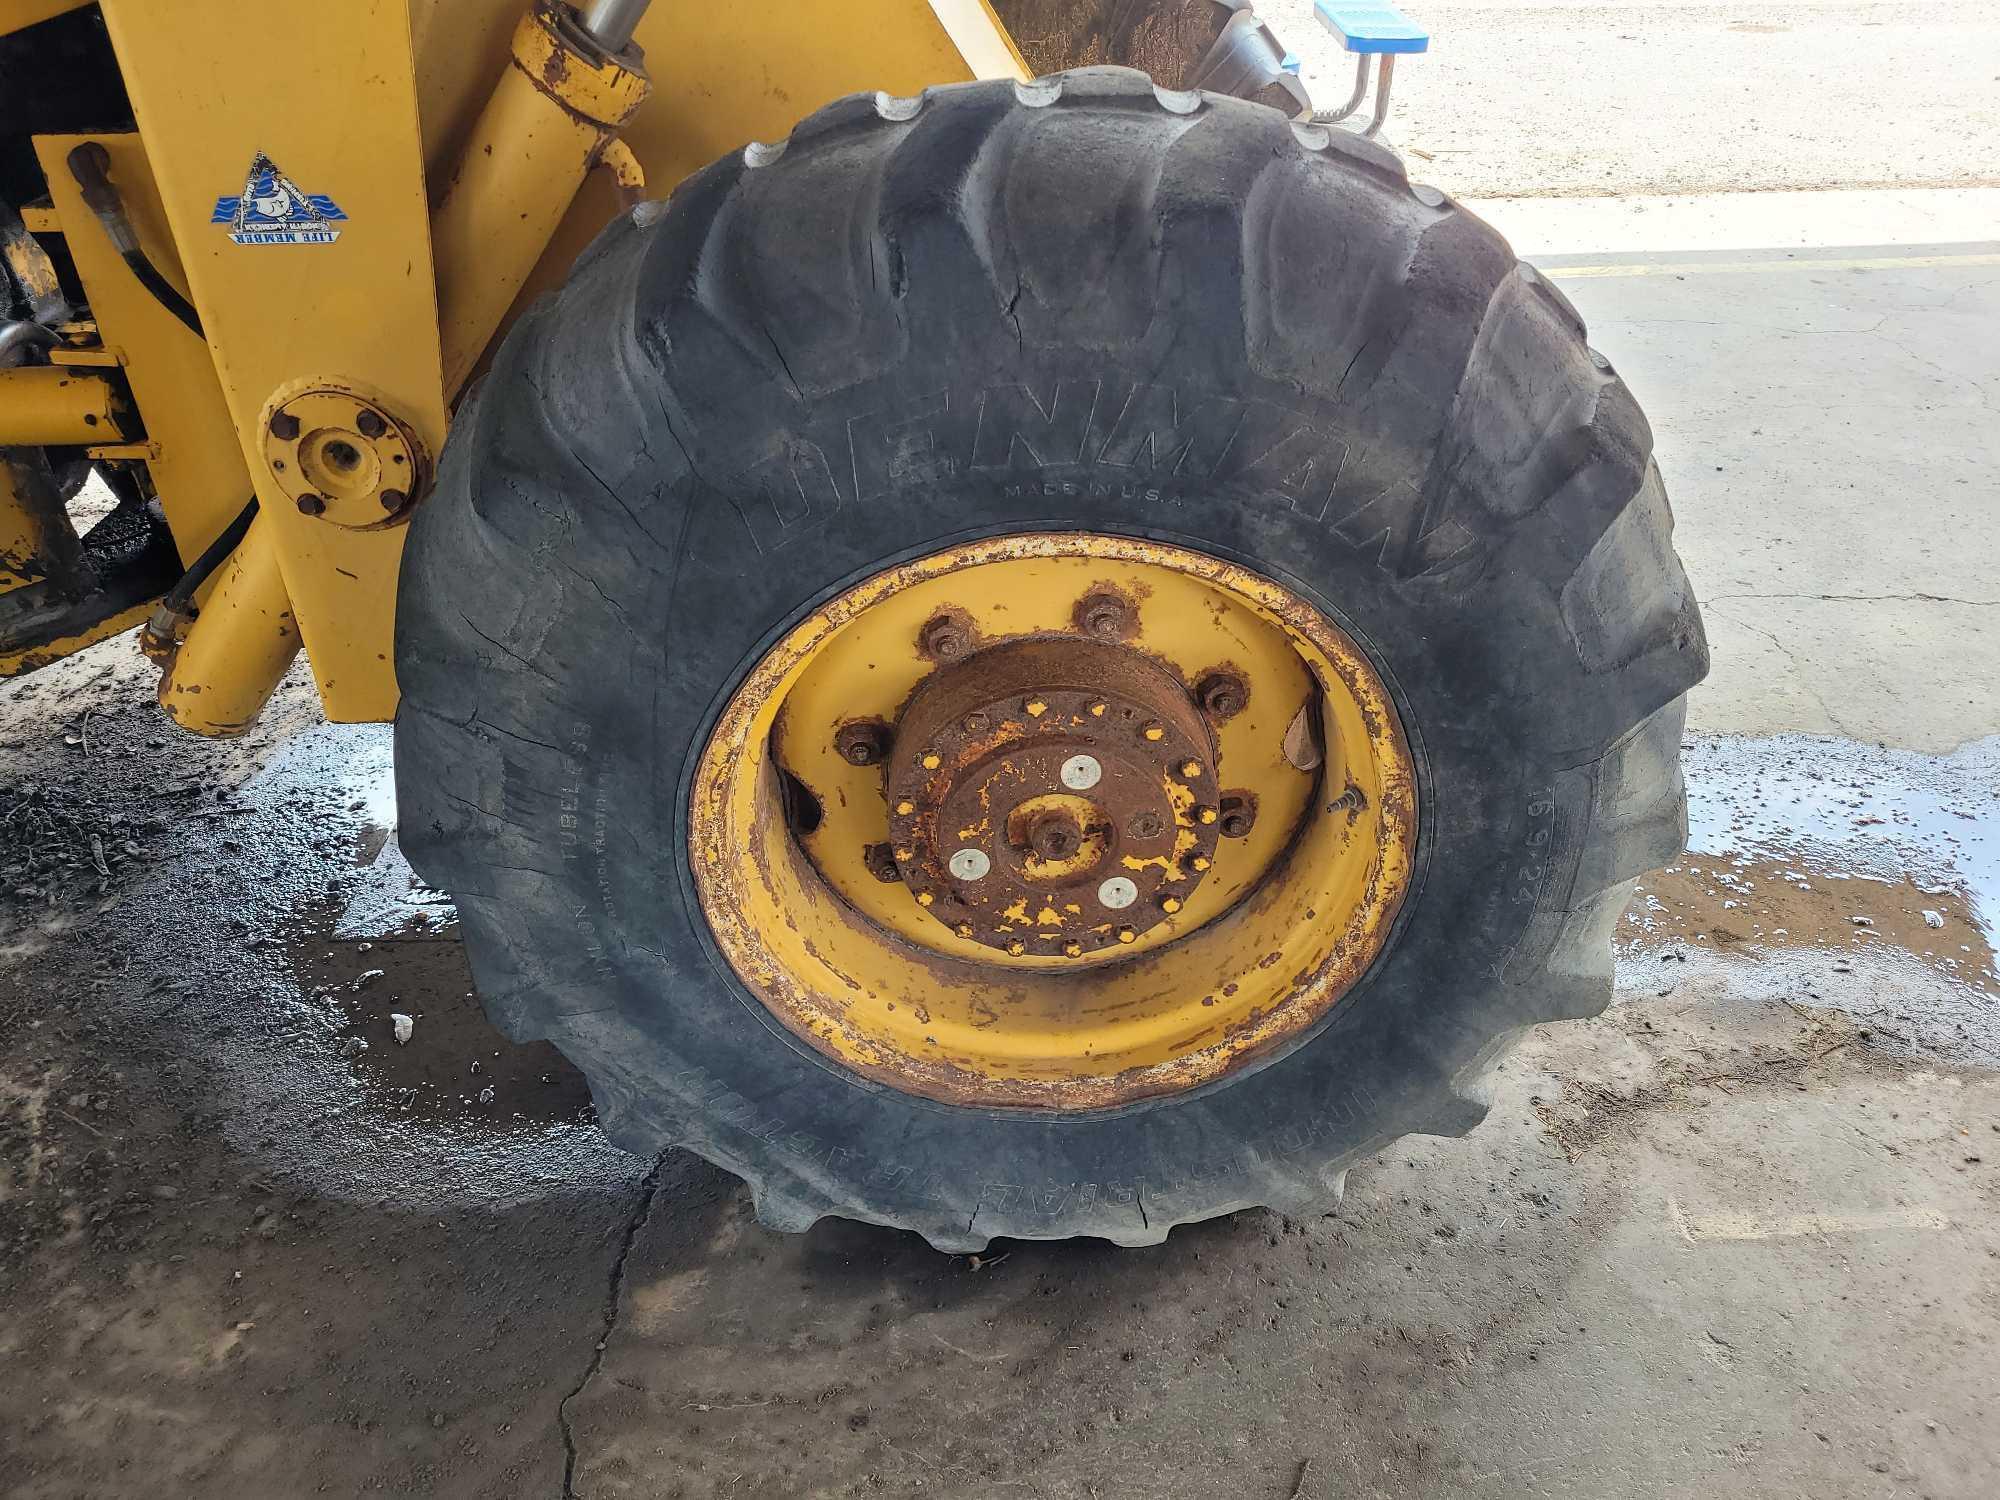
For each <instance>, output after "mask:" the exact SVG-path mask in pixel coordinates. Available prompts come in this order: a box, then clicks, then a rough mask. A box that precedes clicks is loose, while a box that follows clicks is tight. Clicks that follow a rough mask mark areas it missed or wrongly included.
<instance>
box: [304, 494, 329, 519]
mask: <svg viewBox="0 0 2000 1500" xmlns="http://www.w3.org/2000/svg"><path fill="white" fill-rule="evenodd" d="M298 505H299V512H300V514H302V515H308V516H317V515H320V514H322V513H324V512H325V510H326V502H325V501H324V500H322V499H320V497H319V496H317V495H301V496H299V501H298Z"/></svg>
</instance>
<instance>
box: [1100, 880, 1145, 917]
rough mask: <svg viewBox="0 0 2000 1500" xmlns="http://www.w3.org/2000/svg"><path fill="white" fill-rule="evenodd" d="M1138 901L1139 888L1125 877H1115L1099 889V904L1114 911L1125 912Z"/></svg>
mask: <svg viewBox="0 0 2000 1500" xmlns="http://www.w3.org/2000/svg"><path fill="white" fill-rule="evenodd" d="M1138 899H1139V887H1137V886H1136V885H1134V884H1133V883H1132V882H1131V881H1129V880H1127V879H1126V878H1125V877H1124V876H1123V875H1113V876H1112V877H1111V878H1110V879H1109V880H1107V881H1105V882H1104V884H1102V885H1100V886H1099V887H1098V888H1097V901H1098V904H1099V905H1100V906H1103V907H1107V908H1108V909H1110V910H1112V911H1123V910H1124V909H1125V908H1126V907H1128V906H1130V905H1131V904H1132V903H1133V902H1134V901H1137V900H1138Z"/></svg>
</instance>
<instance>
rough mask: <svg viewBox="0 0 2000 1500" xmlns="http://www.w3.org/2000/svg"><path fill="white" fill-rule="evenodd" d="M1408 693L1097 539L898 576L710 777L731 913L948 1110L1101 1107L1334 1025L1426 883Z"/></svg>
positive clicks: (1165, 555)
mask: <svg viewBox="0 0 2000 1500" xmlns="http://www.w3.org/2000/svg"><path fill="white" fill-rule="evenodd" d="M1415 841H1416V790H1415V780H1414V771H1413V767H1412V763H1411V758H1410V752H1409V747H1408V745H1407V743H1406V741H1405V739H1404V737H1403V733H1402V730H1401V726H1400V724H1399V722H1398V720H1397V715H1396V713H1395V709H1394V706H1393V704H1392V703H1391V700H1390V697H1389V694H1388V692H1387V690H1386V689H1385V687H1384V686H1383V683H1382V681H1381V679H1380V677H1379V676H1378V675H1377V674H1376V672H1375V670H1374V669H1373V667H1372V666H1371V665H1370V664H1369V662H1368V661H1367V659H1366V658H1365V657H1364V656H1363V654H1362V653H1361V651H1360V649H1359V648H1358V647H1357V646H1356V645H1355V644H1354V642H1353V641H1352V640H1350V639H1349V638H1348V637H1347V636H1346V635H1345V634H1344V633H1343V632H1342V631H1341V630H1340V629H1339V628H1338V627H1337V626H1335V625H1334V624H1333V622H1332V621H1331V620H1329V619H1328V618H1327V617H1326V616H1325V615H1324V614H1323V613H1321V612H1320V611H1318V610H1316V609H1314V608H1313V607H1312V606H1310V605H1308V604H1307V603H1305V602H1304V601H1303V600H1301V599H1299V598H1298V597H1297V596H1296V595H1294V594H1292V593H1291V592H1290V591H1289V590H1286V589H1284V588H1282V587H1280V586H1279V585H1277V584H1275V583H1273V582H1271V581H1270V580H1268V579H1266V578H1263V577H1260V576H1258V575H1257V574H1254V573H1251V572H1249V571H1248V570H1246V569H1243V568H1240V567H1237V566H1235V565H1234V564H1231V563H1228V562H1225V561H1223V560H1221V559H1219V558H1215V557H1210V556H1207V555H1205V554H1202V553H1197V552H1192V551H1189V550H1187V549H1184V548H1180V547H1173V546H1167V545H1163V544H1161V543H1157V542H1149V541H1143V540H1138V539H1135V538H1129V537H1118V536H1098V535H1090V534H1080V533H1059V534H1046V535H1042V534H1037V535H1025V536H1011V537H1005V538H996V539H989V540H985V541H979V542H972V543H967V544H965V545H962V546H958V547H953V548H950V549H948V550H946V551H943V552H939V553H936V554H933V555H931V556H929V557H925V558H922V559H919V560H917V561H915V562H910V563H905V564H902V565H900V566H898V567H894V568H891V569H889V570H887V571H885V572H883V573H880V574H878V575H876V576H875V577H873V578H871V579H869V580H867V581H866V582H865V583H862V584H860V585H858V586H856V587H854V588H852V589H849V590H848V591H847V592H845V593H843V594H841V595H840V596H839V597H837V598H836V599H834V600H832V601H831V602H830V603H828V604H826V605H825V606H823V607H822V608H820V609H818V610H815V611H814V612H813V614H812V615H811V616H810V617H809V618H807V619H806V620H804V621H803V622H801V623H800V624H799V625H798V626H796V627H795V628H794V629H793V630H791V631H790V632H789V633H788V634H787V635H786V636H785V638H784V639H783V640H781V641H780V642H779V643H778V644H777V645H776V646H775V647H773V648H772V649H771V650H770V651H769V652H768V653H767V654H766V655H765V657H764V658H763V660H761V661H760V662H759V663H758V664H757V665H756V666H755V667H754V668H753V669H752V670H751V672H750V673H749V675H748V676H747V677H746V678H745V680H744V681H743V683H742V684H741V686H739V687H738V689H737V690H736V692H735V694H734V695H733V696H732V697H731V699H730V701H729V702H728V704H727V705H726V706H725V708H724V710H723V712H722V715H721V717H720V719H719V720H718V721H717V724H716V727H715V729H714V731H713V732H712V734H711V735H710V738H709V741H708V743H707V745H706V746H704V748H703V751H702V755H701V759H700V761H699V764H698V765H697V768H696V773H695V781H694V787H693V795H692V803H691V816H690V845H691V854H692V859H693V868H694V873H695V881H696V888H697V892H698V895H699V897H700V901H701V906H702V910H703V913H704V915H705V916H706V918H707V920H708V923H709V926H710V928H711V930H712V931H713V933H714V935H715V939H716V942H717V944H718V946H719V947H720V949H721V951H722V953H723V955H724V957H725V958H726V959H727V960H728V962H729V964H730V966H731V967H732V968H733V969H734V970H735V972H736V974H737V976H738V977H739V978H740V979H741V980H742V981H743V983H744V984H745V985H746V986H747V987H748V989H749V990H750V992H751V993H752V994H753V995H754V996H756V998H757V999H758V1000H759V1001H761V1002H762V1003H763V1004H764V1005H765V1006H766V1007H767V1008H769V1010H770V1011H771V1012H772V1013H773V1014H774V1015H775V1016H776V1017H777V1018H778V1019H779V1020H780V1021H782V1022H783V1023H784V1025H785V1026H787V1027H788V1028H790V1030H791V1031H793V1032H794V1033H795V1034H797V1035H798V1036H799V1037H801V1038H802V1039H804V1040H805V1041H806V1042H808V1043H810V1044H811V1045H812V1046H814V1047H815V1048H817V1049H818V1050H820V1051H821V1052H823V1053H825V1054H826V1055H827V1056H829V1057H831V1058H834V1059H836V1060H838V1061H839V1062H841V1063H843V1064H845V1065H846V1066H848V1067H850V1068H852V1069H854V1070H855V1071H857V1072H859V1073H861V1074H863V1075H865V1076H867V1077H869V1078H871V1079H875V1080H877V1081H879V1082H882V1083H885V1084H888V1085H890V1086H892V1087H895V1088H897V1089H901V1090H903V1091H905V1092H908V1093H913V1094H918V1095H921V1096H924V1097H926V1098H931V1099H935V1100H940V1101H944V1102H950V1103H959V1104H979V1105H989V1106H1004V1107H1018V1108H1036V1109H1057V1110H1075V1109H1101V1108H1105V1107H1108V1106H1112V1105H1117V1104H1122V1103H1126V1102H1129V1101H1131V1100H1135V1099H1142V1098H1148V1097H1153V1096H1157V1095H1161V1094H1167V1093H1173V1092H1176V1091H1179V1090H1183V1089H1189V1088H1194V1087H1198V1086H1200V1085H1202V1084H1205V1083H1208V1082H1211V1081H1212V1080H1214V1079H1216V1078H1219V1077H1221V1076H1223V1075H1224V1074H1226V1073H1228V1072H1229V1071H1231V1070H1232V1069H1235V1068H1238V1067H1241V1066H1242V1065H1244V1064H1245V1063H1246V1062H1249V1061H1251V1060H1252V1059H1254V1058H1257V1057H1260V1056H1264V1055H1267V1054H1269V1053H1270V1052H1271V1051H1272V1050H1273V1049H1274V1048H1276V1047H1278V1046H1280V1045H1282V1044H1283V1043H1284V1042H1286V1041H1287V1040H1288V1039H1291V1038H1294V1037H1297V1036H1298V1035H1299V1034H1301V1033H1302V1032H1304V1031H1305V1030H1307V1029H1308V1028H1310V1027H1311V1026H1312V1025H1313V1024H1314V1023H1315V1022H1316V1021H1318V1020H1319V1019H1320V1018H1321V1017H1322V1016H1324V1015H1325V1014H1326V1013H1327V1011H1328V1010H1329V1009H1330V1008H1331V1007H1332V1006H1333V1005H1334V1004H1336V1003H1337V1002H1338V1001H1339V999H1340V998H1341V996H1343V995H1344V994H1346V993H1347V992H1348V991H1349V990H1350V989H1352V987H1353V986H1354V984H1355V983H1356V982H1357V981H1358V980H1359V979H1360V977H1361V976H1362V975H1363V973H1365V972H1366V970H1367V968H1368V966H1369V964H1370V963H1371V962H1372V961H1373V959H1374V958H1375V956H1376V955H1377V954H1378V953H1379V952H1380V950H1381V947H1382V944H1383V942H1384V941H1385V939H1386V938H1387V936H1388V933H1389V929H1390V926H1391V924H1392V923H1393V921H1394V919H1395V915H1396V911H1397V909H1398V906H1399V905H1400V903H1401V901H1402V898H1403V895H1404V892H1405V890H1406V889H1407V887H1408V885H1409V880H1410V873H1411V862H1412V858H1413V854H1414V849H1415Z"/></svg>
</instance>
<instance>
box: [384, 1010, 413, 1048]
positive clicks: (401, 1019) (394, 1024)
mask: <svg viewBox="0 0 2000 1500" xmlns="http://www.w3.org/2000/svg"><path fill="white" fill-rule="evenodd" d="M389 1026H390V1028H391V1029H392V1030H393V1031H394V1032H395V1033H396V1045H397V1046H399V1047H402V1046H407V1045H409V1040H410V1036H411V1034H412V1033H413V1032H415V1031H416V1029H417V1022H416V1018H415V1017H414V1016H406V1015H404V1014H402V1012H400V1011H398V1012H396V1013H395V1014H393V1015H391V1016H390V1017H389Z"/></svg>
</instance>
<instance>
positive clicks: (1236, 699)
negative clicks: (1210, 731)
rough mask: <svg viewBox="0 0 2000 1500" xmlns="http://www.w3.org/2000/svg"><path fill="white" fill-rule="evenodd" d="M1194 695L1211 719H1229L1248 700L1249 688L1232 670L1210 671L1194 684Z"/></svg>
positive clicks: (1241, 709) (1241, 708)
mask: <svg viewBox="0 0 2000 1500" xmlns="http://www.w3.org/2000/svg"><path fill="white" fill-rule="evenodd" d="M1194 697H1195V702H1197V703H1199V704H1200V705H1201V711H1202V712H1203V713H1205V714H1207V715H1208V716H1209V717H1210V718H1211V719H1231V718H1234V717H1235V716H1236V715H1237V714H1240V713H1242V712H1243V710H1244V708H1245V706H1246V705H1247V704H1248V703H1249V702H1250V688H1249V686H1248V685H1247V684H1246V683H1245V682H1244V681H1243V679H1242V678H1241V677H1238V676H1237V675H1236V674H1235V673H1234V672H1210V673H1209V674H1208V675H1207V676H1205V677H1203V678H1202V679H1201V681H1200V682H1198V683H1196V684H1195V688H1194Z"/></svg>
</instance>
